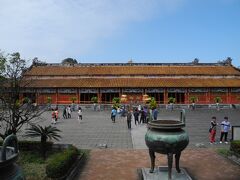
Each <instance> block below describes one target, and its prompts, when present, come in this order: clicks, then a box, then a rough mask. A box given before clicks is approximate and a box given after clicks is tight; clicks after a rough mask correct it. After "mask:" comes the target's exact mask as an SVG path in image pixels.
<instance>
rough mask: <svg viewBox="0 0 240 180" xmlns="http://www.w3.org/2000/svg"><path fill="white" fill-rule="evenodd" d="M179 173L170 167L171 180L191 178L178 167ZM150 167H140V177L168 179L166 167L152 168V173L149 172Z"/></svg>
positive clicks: (149, 179)
mask: <svg viewBox="0 0 240 180" xmlns="http://www.w3.org/2000/svg"><path fill="white" fill-rule="evenodd" d="M180 169H181V173H178V172H177V171H176V169H175V168H172V179H173V180H175V179H176V180H192V178H191V177H190V175H189V174H188V173H187V171H186V170H185V169H184V168H180ZM149 170H150V168H142V169H141V173H142V179H143V180H168V167H167V166H160V167H158V168H155V169H154V172H153V173H149Z"/></svg>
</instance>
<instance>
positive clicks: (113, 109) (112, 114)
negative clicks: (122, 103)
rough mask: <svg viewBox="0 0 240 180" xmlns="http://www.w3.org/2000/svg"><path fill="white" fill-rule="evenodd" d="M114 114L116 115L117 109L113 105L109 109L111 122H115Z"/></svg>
mask: <svg viewBox="0 0 240 180" xmlns="http://www.w3.org/2000/svg"><path fill="white" fill-rule="evenodd" d="M116 115H117V110H116V109H115V108H114V107H113V108H112V111H111V119H112V122H113V123H115V120H116Z"/></svg>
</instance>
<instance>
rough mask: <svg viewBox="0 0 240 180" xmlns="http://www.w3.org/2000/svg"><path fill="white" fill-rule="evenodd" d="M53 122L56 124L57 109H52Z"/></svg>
mask: <svg viewBox="0 0 240 180" xmlns="http://www.w3.org/2000/svg"><path fill="white" fill-rule="evenodd" d="M51 124H56V121H55V111H54V109H52V121H51Z"/></svg>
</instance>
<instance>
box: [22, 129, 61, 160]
mask: <svg viewBox="0 0 240 180" xmlns="http://www.w3.org/2000/svg"><path fill="white" fill-rule="evenodd" d="M59 132H61V131H60V130H59V129H57V128H56V127H53V126H45V127H42V126H40V125H32V126H31V127H30V128H28V129H27V131H26V136H29V137H41V153H42V156H43V158H44V159H45V158H46V151H47V148H46V142H47V139H50V140H52V139H55V140H59V139H60V138H61V136H60V135H59V134H58V133H59Z"/></svg>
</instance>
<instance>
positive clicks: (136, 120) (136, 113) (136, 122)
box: [133, 108, 139, 125]
mask: <svg viewBox="0 0 240 180" xmlns="http://www.w3.org/2000/svg"><path fill="white" fill-rule="evenodd" d="M133 116H134V120H135V125H137V124H139V121H138V119H139V112H138V108H136V109H135V111H134V113H133Z"/></svg>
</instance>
